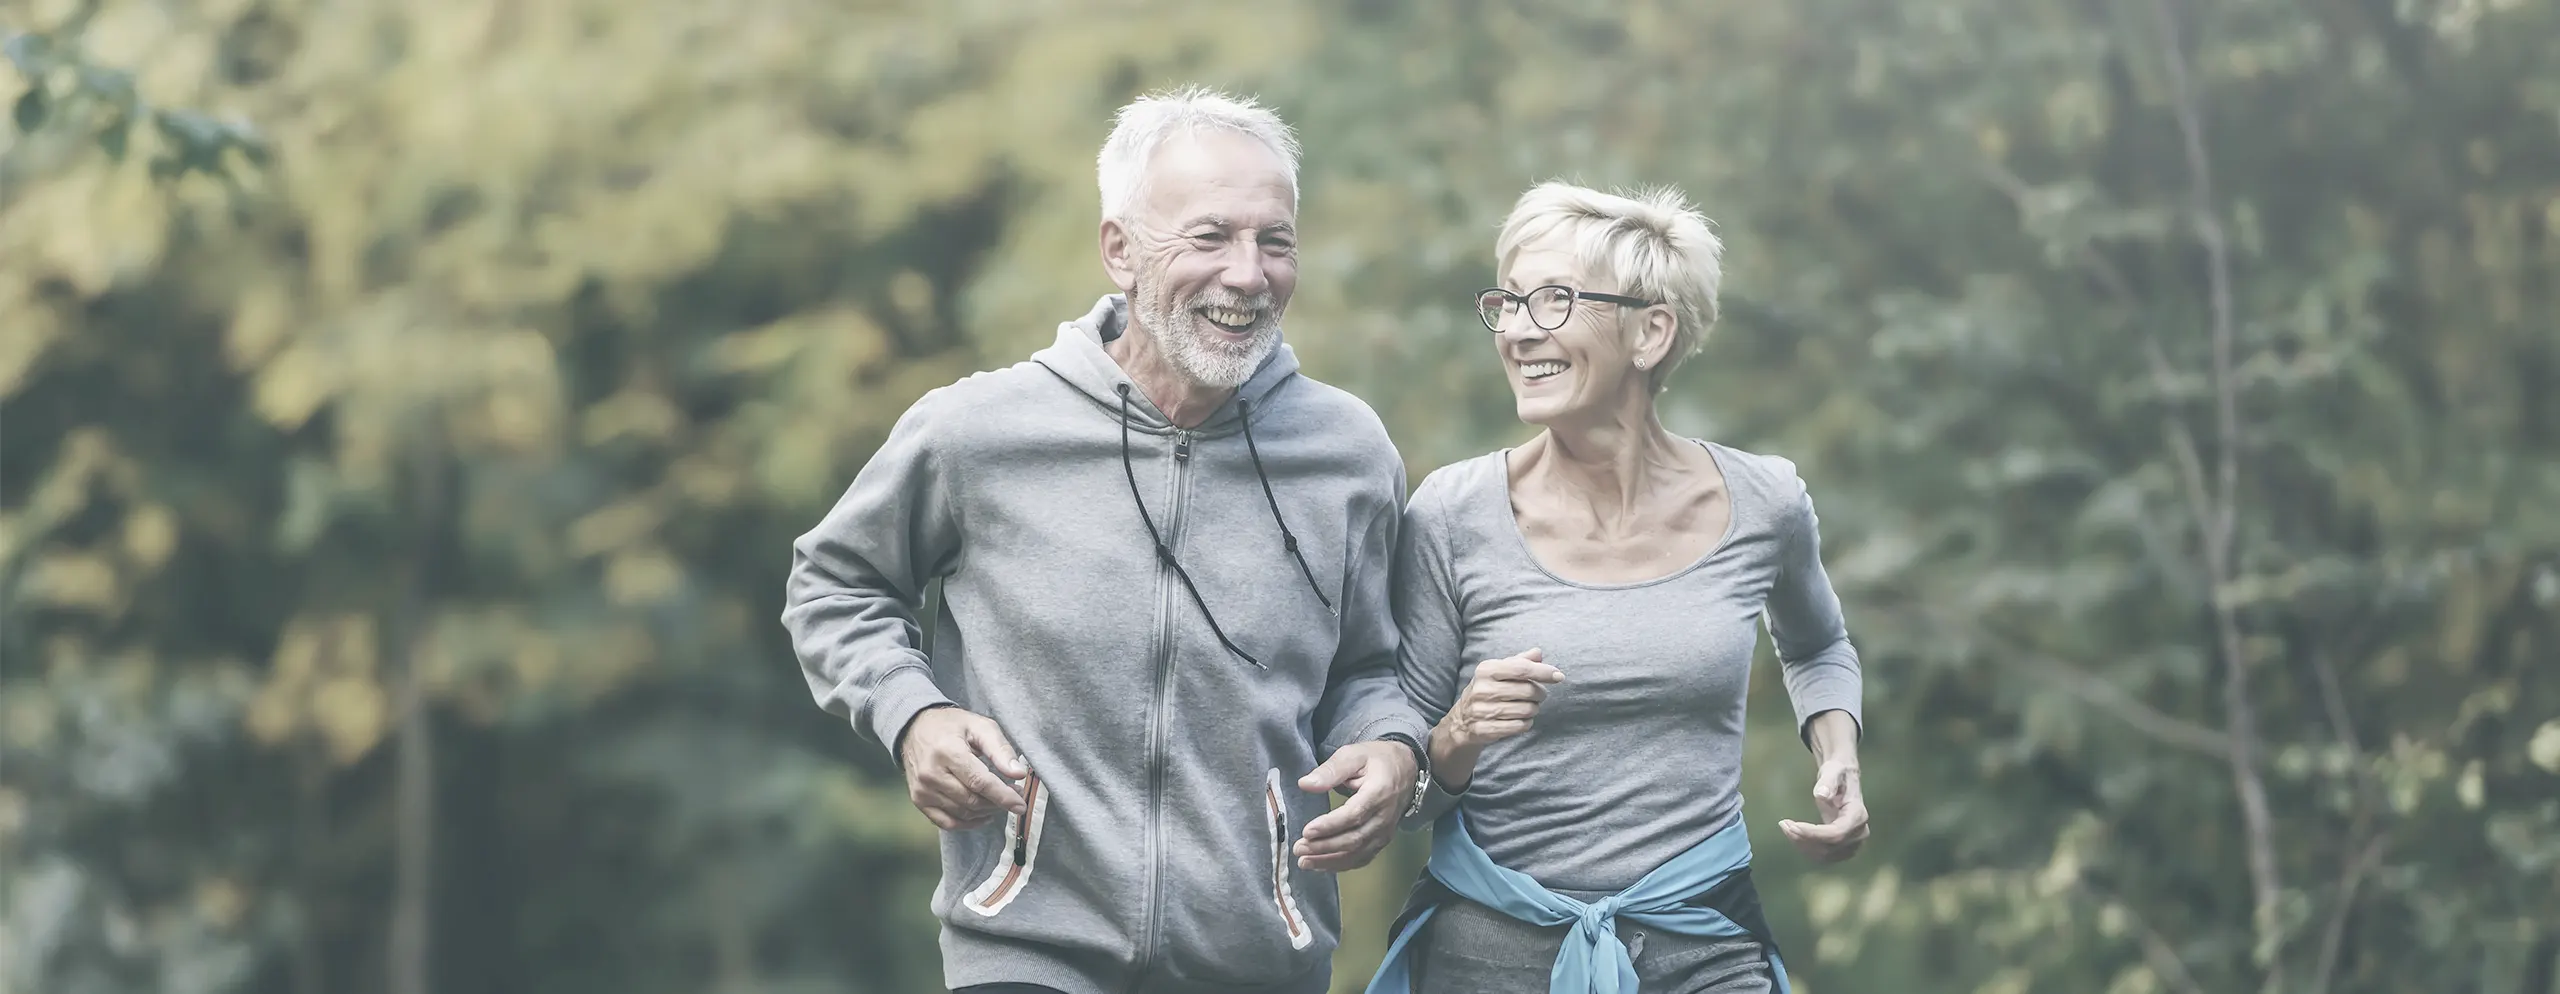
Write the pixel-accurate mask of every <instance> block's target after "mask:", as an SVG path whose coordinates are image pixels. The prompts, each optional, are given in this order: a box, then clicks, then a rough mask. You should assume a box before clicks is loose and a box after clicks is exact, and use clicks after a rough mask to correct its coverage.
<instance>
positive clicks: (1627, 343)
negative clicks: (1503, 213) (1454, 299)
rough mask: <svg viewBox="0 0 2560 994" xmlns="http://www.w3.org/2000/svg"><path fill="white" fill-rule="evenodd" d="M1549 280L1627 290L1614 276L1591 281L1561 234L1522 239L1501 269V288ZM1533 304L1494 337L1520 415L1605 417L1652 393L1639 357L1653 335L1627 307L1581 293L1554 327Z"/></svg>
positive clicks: (1544, 422)
mask: <svg viewBox="0 0 2560 994" xmlns="http://www.w3.org/2000/svg"><path fill="white" fill-rule="evenodd" d="M1549 285H1562V286H1569V287H1572V288H1574V289H1576V290H1585V291H1595V292H1599V293H1623V292H1625V290H1626V288H1625V287H1621V286H1618V285H1616V284H1615V283H1614V282H1608V283H1606V284H1605V285H1604V284H1603V283H1595V282H1592V281H1591V279H1590V278H1589V277H1586V276H1585V275H1584V274H1583V272H1582V268H1581V266H1580V264H1579V263H1578V262H1577V261H1576V260H1575V259H1574V255H1573V252H1572V251H1571V249H1570V248H1569V247H1568V245H1567V243H1566V242H1565V241H1564V240H1563V239H1560V238H1553V237H1550V238H1545V239H1540V240H1538V241H1534V242H1531V243H1529V244H1528V245H1526V246H1523V247H1522V248H1521V249H1520V251H1519V252H1518V253H1517V254H1516V255H1514V256H1512V259H1511V264H1510V265H1509V266H1508V267H1505V268H1504V269H1503V271H1502V288H1503V289H1505V290H1509V291H1511V292H1512V293H1516V294H1521V295H1523V296H1533V291H1536V290H1537V289H1538V288H1539V287H1543V286H1549ZM1534 306H1537V305H1536V304H1535V303H1533V304H1532V305H1531V307H1534ZM1531 307H1518V306H1514V307H1512V308H1511V309H1510V311H1509V313H1507V314H1505V315H1504V316H1503V317H1502V319H1501V327H1502V330H1501V332H1500V333H1499V334H1496V335H1495V336H1493V340H1494V349H1495V351H1496V352H1498V353H1499V354H1500V355H1501V357H1502V368H1503V372H1504V373H1505V374H1506V375H1507V376H1508V377H1509V379H1510V382H1511V396H1512V400H1513V402H1514V404H1515V405H1516V406H1517V408H1518V410H1519V414H1520V420H1522V421H1525V422H1528V423H1530V424H1533V425H1539V426H1542V427H1548V426H1553V425H1556V424H1558V423H1571V422H1574V421H1577V420H1582V419H1586V418H1591V417H1602V418H1605V417H1608V416H1609V415H1611V414H1612V413H1614V412H1616V411H1618V410H1619V409H1621V408H1622V407H1623V406H1624V405H1625V404H1626V403H1627V401H1628V400H1629V399H1630V396H1631V395H1632V396H1634V397H1649V396H1651V394H1652V388H1651V386H1650V385H1649V384H1648V383H1647V382H1646V377H1645V372H1644V370H1641V369H1638V368H1636V365H1635V362H1636V358H1637V357H1638V355H1639V354H1640V353H1639V351H1638V350H1639V347H1640V346H1641V345H1643V344H1646V342H1645V339H1647V338H1649V337H1652V336H1645V335H1642V334H1640V332H1641V330H1642V329H1643V326H1642V325H1634V326H1632V327H1631V326H1630V325H1631V323H1630V322H1627V321H1625V320H1624V319H1625V318H1626V316H1627V314H1626V311H1627V308H1625V307H1624V306H1622V305H1619V304H1612V303H1603V302H1601V301H1596V300H1582V299H1577V300H1575V301H1573V304H1572V310H1571V311H1570V312H1568V313H1567V315H1566V317H1565V320H1564V323H1563V324H1561V325H1558V326H1557V327H1556V328H1554V329H1553V330H1549V329H1545V328H1540V327H1538V322H1537V321H1535V320H1532V317H1531V314H1530V310H1531ZM1549 320H1550V321H1552V320H1553V319H1552V318H1550V319H1549Z"/></svg>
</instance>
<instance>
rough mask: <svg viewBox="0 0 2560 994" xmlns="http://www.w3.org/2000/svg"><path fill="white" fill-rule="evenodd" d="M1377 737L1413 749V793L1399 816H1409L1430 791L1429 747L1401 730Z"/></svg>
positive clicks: (1412, 814) (1415, 810)
mask: <svg viewBox="0 0 2560 994" xmlns="http://www.w3.org/2000/svg"><path fill="white" fill-rule="evenodd" d="M1378 738H1379V740H1380V741H1385V742H1399V743H1403V745H1404V747H1405V748H1407V749H1411V750H1413V768H1414V771H1415V773H1414V778H1413V793H1412V796H1410V797H1408V798H1407V799H1406V801H1405V806H1404V813H1403V814H1402V815H1401V816H1400V817H1403V818H1411V817H1413V816H1414V814H1415V813H1417V812H1419V811H1421V810H1422V801H1423V798H1424V797H1425V796H1427V795H1428V794H1429V793H1430V791H1431V749H1430V747H1428V746H1425V745H1423V744H1422V743H1421V742H1418V741H1415V740H1414V737H1413V736H1410V735H1406V734H1405V733H1403V732H1388V733H1387V734H1385V735H1381V736H1378Z"/></svg>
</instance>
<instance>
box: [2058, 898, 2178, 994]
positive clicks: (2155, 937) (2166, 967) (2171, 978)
mask: <svg viewBox="0 0 2560 994" xmlns="http://www.w3.org/2000/svg"><path fill="white" fill-rule="evenodd" d="M2079 888H2080V892H2081V894H2083V895H2085V896H2087V897H2088V898H2089V899H2090V900H2093V901H2096V902H2097V903H2098V906H2099V907H2100V908H2101V909H2103V908H2106V907H2110V906H2112V907H2114V908H2115V909H2116V910H2118V911H2120V912H2123V913H2124V918H2125V923H2126V924H2128V925H2131V926H2132V927H2133V937H2134V941H2135V942H2138V943H2140V944H2141V945H2142V956H2143V958H2144V959H2147V960H2150V961H2151V972H2153V973H2155V974H2158V975H2159V977H2160V980H2161V982H2163V983H2166V984H2168V985H2169V986H2170V987H2171V988H2172V989H2174V990H2178V991H2183V992H2185V994H2204V986H2203V985H2201V984H2198V983H2196V978H2195V975H2194V974H2192V973H2188V972H2187V962H2186V960H2184V959H2181V958H2179V956H2178V950H2177V948H2176V947H2174V946H2171V945H2169V940H2168V938H2167V937H2166V936H2163V935H2161V934H2160V930H2159V929H2156V928H2153V927H2151V922H2150V921H2149V920H2148V919H2145V918H2143V917H2142V912H2139V911H2135V910H2133V905H2132V904H2130V903H2127V902H2125V901H2117V900H2111V899H2109V898H2108V897H2107V895H2106V894H2104V893H2102V892H2100V891H2099V890H2098V889H2097V888H2095V887H2092V886H2090V885H2089V884H2087V883H2085V882H2084V883H2081V884H2080V885H2079Z"/></svg>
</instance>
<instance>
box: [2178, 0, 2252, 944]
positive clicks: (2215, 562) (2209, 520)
mask: <svg viewBox="0 0 2560 994" xmlns="http://www.w3.org/2000/svg"><path fill="white" fill-rule="evenodd" d="M2151 6H2152V8H2153V10H2154V11H2156V12H2157V13H2158V14H2159V17H2160V40H2161V45H2160V51H2161V58H2162V61H2163V63H2164V65H2165V67H2166V68H2167V70H2168V76H2169V87H2170V93H2171V99H2172V102H2173V105H2174V107H2175V110H2176V113H2177V118H2178V132H2179V135H2180V137H2181V138H2182V139H2183V140H2184V143H2185V146H2186V149H2185V150H2186V162H2187V179H2188V183H2187V192H2188V198H2189V212H2190V213H2191V214H2192V215H2193V218H2192V220H2193V222H2194V224H2195V235H2196V241H2197V242H2198V243H2200V244H2201V245H2202V246H2203V247H2204V252H2205V279H2206V283H2207V290H2208V293H2209V295H2210V298H2211V304H2212V308H2213V394H2214V449H2215V452H2214V458H2215V467H2214V470H2215V472H2214V474H2213V481H2212V483H2211V484H2210V485H2209V486H2208V485H2207V484H2206V482H2205V473H2204V467H2203V463H2202V459H2201V458H2200V457H2199V455H2198V454H2197V453H2196V452H2195V451H2194V446H2193V444H2192V443H2191V442H2188V443H2186V444H2183V445H2181V446H2180V451H2179V454H2180V456H2181V457H2182V462H2183V463H2184V468H2185V470H2186V475H2187V478H2188V487H2189V497H2190V500H2191V501H2192V502H2194V503H2195V505H2196V508H2195V510H2196V519H2197V525H2198V526H2199V530H2200V531H2202V532H2203V545H2204V560H2205V571H2206V573H2207V581H2208V589H2209V596H2210V598H2211V602H2212V603H2211V608H2212V612H2213V627H2214V641H2215V643H2216V645H2217V648H2218V649H2219V650H2220V653H2221V655H2222V659H2223V677H2222V705H2223V710H2224V712H2225V714H2224V718H2223V720H2224V727H2225V730H2226V732H2227V734H2229V735H2230V738H2231V750H2230V766H2231V784H2232V791H2233V793H2235V794H2237V795H2238V796H2239V800H2240V823H2241V831H2242V834H2243V838H2244V842H2245V844H2246V850H2245V851H2246V852H2247V853H2248V862H2249V889H2250V892H2251V895H2252V897H2253V900H2252V902H2251V903H2252V905H2253V906H2254V910H2253V913H2252V914H2251V916H2250V917H2251V919H2252V924H2253V925H2254V931H2255V933H2256V936H2257V942H2256V950H2255V952H2256V958H2258V959H2259V960H2260V961H2261V962H2262V963H2263V965H2264V967H2265V969H2266V977H2265V984H2264V986H2263V988H2262V989H2263V990H2267V991H2282V990H2284V989H2285V981H2284V948H2283V945H2284V936H2283V932H2282V929H2283V922H2282V921H2280V920H2279V919H2278V917H2277V916H2278V911H2277V901H2278V897H2279V895H2281V894H2282V893H2283V884H2282V881H2281V880H2280V879H2279V878H2278V876H2277V870H2276V856H2275V818H2274V815H2273V813H2272V812H2271V811H2270V808H2269V805H2268V804H2267V787H2266V781H2265V780H2264V779H2263V778H2262V777H2261V776H2260V775H2259V773H2258V752H2259V733H2258V712H2257V704H2256V702H2255V701H2254V700H2253V699H2252V696H2251V693H2250V687H2249V660H2248V657H2247V655H2246V654H2245V646H2244V645H2243V644H2242V641H2241V638H2240V622H2239V618H2238V617H2236V616H2235V613H2234V611H2233V608H2232V606H2231V602H2230V598H2229V597H2227V596H2225V595H2226V593H2227V592H2228V591H2229V590H2230V589H2231V584H2232V582H2233V580H2234V579H2236V577H2237V573H2238V566H2239V564H2238V562H2237V559H2238V555H2237V549H2236V543H2235V542H2234V541H2233V535H2234V532H2235V531H2236V530H2237V529H2236V527H2235V526H2236V525H2237V523H2238V520H2239V506H2240V469H2239V464H2240V455H2239V451H2240V416H2239V396H2238V394H2239V391H2238V387H2237V385H2236V384H2235V383H2234V381H2233V376H2232V350H2233V347H2234V341H2233V340H2234V338H2235V337H2236V333H2235V329H2234V327H2233V318H2232V314H2231V258H2230V246H2229V244H2228V242H2227V240H2226V239H2225V237H2224V234H2223V230H2222V222H2221V219H2220V217H2219V215H2217V214H2216V213H2215V211H2214V196H2213V163H2212V159H2211V157H2210V156H2209V155H2207V154H2206V150H2205V143H2204V114H2203V110H2202V100H2201V99H2200V98H2199V97H2198V95H2197V93H2196V89H2195V86H2194V84H2193V82H2192V81H2191V80H2190V79H2189V78H2188V75H2187V57H2186V50H2185V43H2184V42H2183V41H2182V40H2181V37H2180V34H2181V32H2180V31H2179V26H2178V14H2177V9H2176V7H2175V4H2174V2H2173V0H2152V3H2151ZM2179 438H2180V439H2181V440H2182V441H2183V440H2184V439H2185V435H2184V432H2183V431H2181V432H2180V433H2179Z"/></svg>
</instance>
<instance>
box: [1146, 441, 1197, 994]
mask: <svg viewBox="0 0 2560 994" xmlns="http://www.w3.org/2000/svg"><path fill="white" fill-rule="evenodd" d="M1193 437H1195V436H1194V433H1193V432H1191V431H1190V430H1189V429H1186V428H1176V429H1174V430H1173V500H1172V507H1171V509H1170V510H1168V511H1167V512H1166V513H1165V526H1164V544H1165V547H1166V548H1180V547H1181V545H1182V506H1183V503H1184V498H1185V497H1187V496H1189V494H1190V492H1191V440H1192V438H1193ZM1173 610H1174V597H1173V584H1171V583H1168V582H1166V581H1165V568H1164V566H1163V565H1161V564H1159V565H1158V566H1157V567H1156V695H1155V701H1154V708H1153V711H1152V712H1151V713H1150V714H1149V716H1148V731H1147V767H1148V769H1147V773H1148V783H1147V929H1146V932H1145V933H1144V936H1143V938H1142V939H1141V940H1140V942H1139V945H1138V970H1137V974H1138V988H1139V989H1140V990H1144V989H1145V987H1146V977H1147V970H1148V968H1149V967H1151V966H1153V965H1154V963H1155V957H1156V933H1157V930H1158V929H1160V928H1161V927H1162V925H1163V919H1164V867H1163V864H1164V856H1163V848H1164V775H1165V766H1166V762H1165V752H1166V745H1165V740H1166V738H1168V734H1167V733H1168V728H1167V726H1168V725H1170V724H1171V722H1170V721H1169V720H1167V718H1166V715H1165V711H1166V707H1167V705H1168V704H1169V703H1170V702H1171V698H1172V696H1173Z"/></svg>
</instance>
